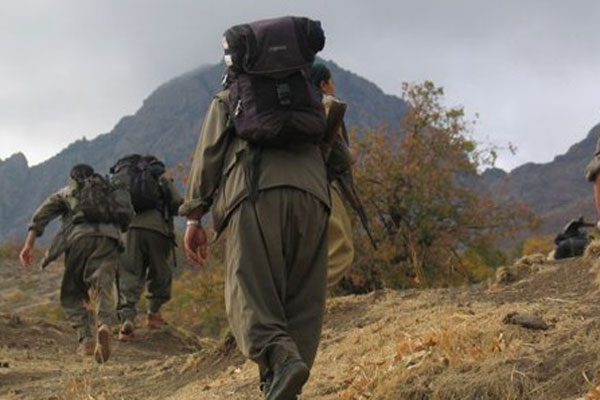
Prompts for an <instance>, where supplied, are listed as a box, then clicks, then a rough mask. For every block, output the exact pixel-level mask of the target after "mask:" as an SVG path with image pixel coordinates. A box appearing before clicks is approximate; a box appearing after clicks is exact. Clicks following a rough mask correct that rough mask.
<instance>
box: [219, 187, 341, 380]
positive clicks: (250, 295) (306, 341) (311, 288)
mask: <svg viewBox="0 0 600 400" xmlns="http://www.w3.org/2000/svg"><path fill="white" fill-rule="evenodd" d="M328 216H329V215H328V209H327V207H326V205H325V204H323V203H322V202H321V201H319V200H317V198H316V197H314V196H312V195H310V194H308V193H306V192H304V191H302V190H298V189H293V188H274V189H269V190H264V191H261V192H260V193H259V196H258V199H257V200H256V201H255V202H254V203H253V202H251V201H249V200H245V201H243V202H242V203H241V204H240V205H239V206H238V208H237V209H236V210H235V211H234V212H233V214H232V216H231V217H230V220H229V223H228V227H227V245H226V280H225V306H226V309H227V317H228V319H229V324H230V326H231V330H232V333H233V335H234V336H235V338H236V341H237V344H238V347H239V349H240V350H241V352H242V353H243V354H244V355H245V356H246V357H248V358H250V359H252V360H253V361H255V362H256V363H258V365H259V367H260V368H261V370H265V369H271V370H273V369H275V368H277V364H281V363H282V362H284V361H285V360H287V359H290V358H298V357H300V358H301V359H302V360H303V361H304V362H305V363H306V364H307V365H308V366H309V367H310V366H312V364H313V361H314V359H315V355H316V352H317V347H318V345H319V338H320V334H321V325H322V321H323V312H324V307H325V297H326V282H327V223H328Z"/></svg>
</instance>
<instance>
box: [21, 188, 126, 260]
mask: <svg viewBox="0 0 600 400" xmlns="http://www.w3.org/2000/svg"><path fill="white" fill-rule="evenodd" d="M76 187H77V183H75V182H74V181H71V182H69V185H68V186H65V187H63V188H62V189H60V190H58V191H57V192H56V193H53V194H51V195H50V196H49V197H48V198H47V199H46V200H45V201H44V202H43V203H42V204H41V205H40V206H39V207H38V209H37V210H36V211H35V212H34V214H33V217H32V218H31V221H30V222H29V226H28V230H30V231H33V232H35V234H36V236H38V237H39V236H42V235H43V233H44V230H45V228H46V226H47V225H48V224H49V223H50V221H52V220H54V219H56V218H60V219H61V223H62V226H61V228H60V230H59V232H58V233H57V234H56V236H55V237H54V239H53V241H52V244H51V245H50V248H49V249H48V251H47V252H46V254H45V256H44V258H43V259H42V261H41V266H42V268H43V267H45V266H46V265H48V264H49V263H51V262H52V261H54V260H56V259H57V258H58V257H60V256H61V255H62V253H64V252H65V251H66V250H67V249H68V248H69V247H70V246H71V244H72V243H74V242H75V241H76V240H77V239H79V238H81V237H84V236H105V237H110V238H114V239H116V240H118V241H120V230H119V227H118V226H117V225H116V224H107V223H87V222H82V223H77V224H74V223H73V210H72V204H73V197H74V191H75V190H76ZM120 192H123V193H120V194H119V195H118V197H119V198H118V199H117V201H118V202H119V203H121V204H125V206H124V208H125V209H127V205H129V208H130V210H131V216H133V207H131V203H130V200H129V195H128V194H126V196H125V195H124V194H125V193H126V191H120Z"/></svg>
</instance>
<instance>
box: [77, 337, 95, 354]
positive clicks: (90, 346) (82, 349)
mask: <svg viewBox="0 0 600 400" xmlns="http://www.w3.org/2000/svg"><path fill="white" fill-rule="evenodd" d="M94 346H95V344H94V341H93V340H87V341H85V342H82V343H79V346H77V354H79V355H80V356H91V355H93V354H94Z"/></svg>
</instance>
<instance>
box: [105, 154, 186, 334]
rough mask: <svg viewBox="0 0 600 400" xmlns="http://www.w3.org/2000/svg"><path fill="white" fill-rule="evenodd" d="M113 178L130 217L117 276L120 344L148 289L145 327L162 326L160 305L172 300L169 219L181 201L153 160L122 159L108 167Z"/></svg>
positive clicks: (130, 331)
mask: <svg viewBox="0 0 600 400" xmlns="http://www.w3.org/2000/svg"><path fill="white" fill-rule="evenodd" d="M111 172H112V173H113V175H114V179H115V180H117V181H119V182H124V183H125V185H126V186H127V187H128V188H129V193H130V195H131V202H132V204H133V208H134V209H135V213H136V214H135V217H134V218H133V220H132V221H131V224H129V229H128V231H127V234H126V235H125V251H124V252H123V255H122V257H121V266H120V269H119V274H118V288H119V304H118V307H117V309H118V313H119V319H120V320H121V322H122V325H121V329H120V331H119V340H120V341H129V340H132V339H133V338H134V329H135V324H134V323H135V317H136V314H137V310H136V305H137V303H138V301H139V299H140V296H141V294H142V292H143V291H144V286H147V288H148V303H149V307H148V313H147V314H146V322H147V325H148V327H149V328H151V329H152V328H159V327H161V326H162V325H164V323H165V322H164V321H163V319H162V316H161V314H160V308H161V306H162V305H163V304H164V303H166V302H167V301H168V300H169V299H170V298H171V286H172V285H171V284H172V273H171V267H170V266H169V256H170V255H171V254H172V251H173V246H174V244H175V234H174V229H173V216H175V215H176V214H177V209H178V208H179V206H180V205H181V203H182V201H183V199H182V198H181V196H180V194H179V192H178V191H177V189H176V188H175V185H174V183H173V180H172V179H170V178H167V177H166V176H165V165H164V163H162V162H161V161H159V160H158V159H157V158H156V157H154V156H152V155H145V156H141V155H139V154H132V155H129V156H126V157H124V158H122V159H120V160H119V161H117V163H116V164H115V166H114V167H112V168H111Z"/></svg>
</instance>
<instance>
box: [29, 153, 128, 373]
mask: <svg viewBox="0 0 600 400" xmlns="http://www.w3.org/2000/svg"><path fill="white" fill-rule="evenodd" d="M70 177H71V179H70V181H69V185H68V186H66V187H64V188H62V189H60V190H59V191H58V192H56V193H54V194H52V195H51V196H50V197H48V198H47V199H46V200H45V201H44V202H43V203H42V205H41V206H40V207H39V208H38V209H37V210H36V211H35V213H34V214H33V217H32V219H31V222H30V224H29V232H28V234H27V239H26V241H25V245H24V246H23V249H22V250H21V253H20V260H21V264H22V265H23V266H24V267H29V266H31V264H32V262H33V254H34V253H33V250H34V245H35V240H36V238H37V237H38V236H41V235H42V234H43V232H44V229H45V227H46V225H47V224H48V223H49V222H50V221H51V220H53V219H55V218H58V217H61V220H62V227H61V230H60V231H59V233H58V234H57V235H56V237H55V238H54V241H53V242H52V245H51V246H50V248H49V249H48V251H47V253H46V256H45V257H44V259H43V260H42V263H41V266H42V268H44V267H45V266H46V265H48V264H49V263H50V262H52V261H54V260H55V259H56V258H58V257H59V256H60V255H61V254H62V253H64V254H65V270H64V273H63V280H62V285H61V288H60V303H61V306H62V308H63V311H64V313H65V315H66V317H67V320H69V322H70V323H71V325H72V326H73V328H75V329H76V331H77V337H78V340H79V347H78V348H77V352H78V353H80V354H82V355H92V354H93V355H94V357H95V359H96V361H97V362H99V363H104V362H106V361H107V360H108V358H109V356H110V336H111V332H110V329H109V324H110V323H111V321H112V319H113V316H114V304H113V293H112V292H113V287H114V281H115V274H116V272H117V266H118V264H119V249H120V248H121V245H120V229H119V228H121V230H124V229H126V227H127V225H128V224H129V221H130V220H131V217H132V216H133V208H132V206H131V203H130V199H129V193H128V192H127V190H126V189H125V188H121V187H119V186H117V185H114V184H112V183H111V182H109V181H108V180H107V179H106V178H104V177H103V176H101V175H99V174H97V173H95V172H94V170H93V169H92V167H90V166H89V165H86V164H78V165H75V166H74V167H73V168H72V170H71V174H70ZM90 302H91V303H95V304H96V309H95V312H94V315H93V314H91V313H90V311H88V308H86V303H90ZM94 320H96V322H97V328H98V329H97V332H96V340H95V344H94V339H93V335H92V325H93V323H94Z"/></svg>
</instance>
